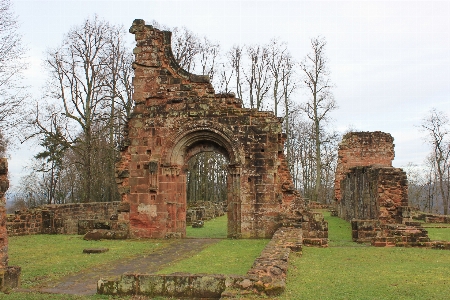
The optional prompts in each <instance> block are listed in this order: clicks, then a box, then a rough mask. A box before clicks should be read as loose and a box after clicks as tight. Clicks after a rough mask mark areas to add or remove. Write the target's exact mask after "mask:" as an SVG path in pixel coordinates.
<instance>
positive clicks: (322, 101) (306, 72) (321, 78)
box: [300, 37, 337, 201]
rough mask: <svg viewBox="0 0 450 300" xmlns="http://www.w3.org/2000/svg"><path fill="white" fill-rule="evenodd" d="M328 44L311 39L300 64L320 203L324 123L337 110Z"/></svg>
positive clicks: (317, 194)
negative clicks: (313, 144) (311, 130)
mask: <svg viewBox="0 0 450 300" xmlns="http://www.w3.org/2000/svg"><path fill="white" fill-rule="evenodd" d="M325 46H326V41H325V39H324V38H321V37H317V38H313V39H311V48H312V52H311V53H309V54H308V55H306V58H305V59H304V60H303V62H302V63H301V65H300V68H301V70H302V72H303V76H304V77H303V85H304V86H305V87H306V89H307V91H308V95H309V99H308V101H307V102H306V103H304V104H303V105H302V106H301V109H302V110H303V111H304V112H305V113H306V115H307V117H308V118H309V119H310V120H311V121H312V122H313V133H314V141H315V162H316V165H315V168H316V169H317V171H316V180H315V190H314V195H313V200H314V201H319V200H323V199H319V194H320V189H321V186H322V172H320V170H321V168H322V163H321V153H322V152H321V145H322V140H321V131H323V127H324V123H325V122H326V121H327V118H328V114H329V112H331V111H333V110H334V109H336V108H337V105H336V102H335V101H334V97H333V94H332V93H331V88H332V87H333V85H332V84H331V81H330V78H329V75H330V72H329V71H328V67H327V59H326V56H325Z"/></svg>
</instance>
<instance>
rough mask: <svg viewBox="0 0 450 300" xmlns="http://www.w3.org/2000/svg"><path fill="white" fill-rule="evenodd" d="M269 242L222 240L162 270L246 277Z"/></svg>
mask: <svg viewBox="0 0 450 300" xmlns="http://www.w3.org/2000/svg"><path fill="white" fill-rule="evenodd" d="M268 242H269V240H222V241H220V242H219V243H217V244H214V245H212V246H210V247H208V248H206V249H204V250H203V251H201V252H200V253H198V254H196V255H194V256H193V257H191V258H188V259H185V260H182V261H179V262H177V263H175V264H173V265H171V266H169V267H167V268H164V269H162V270H161V271H160V272H159V273H160V274H170V273H174V272H189V273H207V274H237V275H244V274H246V273H247V271H248V270H249V269H250V268H251V266H252V265H253V262H254V260H255V259H256V258H257V257H258V256H259V255H260V254H261V251H262V250H263V249H264V247H265V246H266V244H267V243H268Z"/></svg>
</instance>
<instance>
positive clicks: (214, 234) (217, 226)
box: [186, 214, 228, 239]
mask: <svg viewBox="0 0 450 300" xmlns="http://www.w3.org/2000/svg"><path fill="white" fill-rule="evenodd" d="M227 222H228V218H227V215H226V214H225V215H223V216H221V217H218V218H215V219H212V220H209V221H207V222H205V226H203V227H202V228H192V226H187V227H186V236H187V237H190V238H217V239H225V238H227V233H228V227H227Z"/></svg>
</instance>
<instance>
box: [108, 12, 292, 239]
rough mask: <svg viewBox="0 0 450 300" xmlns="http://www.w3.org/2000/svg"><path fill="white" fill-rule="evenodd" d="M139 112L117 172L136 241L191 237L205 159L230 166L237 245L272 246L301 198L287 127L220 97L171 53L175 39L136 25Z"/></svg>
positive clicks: (231, 229)
mask: <svg viewBox="0 0 450 300" xmlns="http://www.w3.org/2000/svg"><path fill="white" fill-rule="evenodd" d="M130 32H131V33H133V34H134V35H135V40H136V48H135V49H134V54H135V62H134V68H135V77H134V79H133V86H134V94H133V100H134V101H135V104H136V105H135V108H134V111H133V114H132V117H131V119H130V120H129V122H128V127H127V139H126V141H125V143H124V145H123V149H122V151H121V157H122V158H121V161H120V163H118V165H117V183H118V185H119V192H120V193H121V195H122V201H123V202H124V203H129V205H130V213H129V214H128V213H127V214H121V215H120V216H119V218H120V220H123V221H129V223H130V228H131V235H132V236H135V237H150V238H162V237H167V236H176V237H183V236H185V228H186V209H187V208H186V164H187V162H188V160H189V158H191V157H193V156H194V155H196V154H198V153H200V152H203V151H217V152H219V153H222V154H224V155H225V156H226V157H227V158H228V160H229V163H230V164H229V166H228V180H227V184H228V200H227V213H228V235H229V237H244V238H249V237H252V238H260V237H264V238H268V237H271V236H272V234H273V233H274V232H275V230H276V229H277V228H278V227H279V214H280V212H281V211H284V210H286V209H287V207H288V206H289V204H290V203H291V202H292V201H293V200H294V199H295V197H297V196H298V195H297V194H296V193H295V191H294V186H293V184H292V178H291V175H290V173H289V170H288V167H287V164H286V161H285V158H284V153H283V150H284V149H283V148H284V147H283V145H284V139H285V136H284V135H283V133H282V126H281V125H282V120H281V119H280V118H277V117H276V116H275V115H274V114H273V113H272V112H261V111H257V110H255V109H247V108H243V107H242V100H240V99H237V98H235V96H234V95H233V94H215V91H214V89H213V87H212V85H211V83H210V82H209V78H208V77H207V76H199V75H194V74H190V73H188V72H186V71H185V70H183V69H182V68H180V66H179V65H178V64H177V63H176V61H175V59H174V57H173V54H172V50H171V33H170V32H167V31H160V30H158V29H156V28H153V27H152V26H150V25H145V22H144V21H143V20H135V21H134V22H133V25H132V27H131V28H130Z"/></svg>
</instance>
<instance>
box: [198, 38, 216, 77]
mask: <svg viewBox="0 0 450 300" xmlns="http://www.w3.org/2000/svg"><path fill="white" fill-rule="evenodd" d="M199 56H200V67H201V71H200V74H202V75H208V76H209V78H210V79H211V82H212V81H213V79H214V75H215V73H216V71H217V60H218V58H219V56H220V45H219V44H218V43H212V42H211V41H210V40H209V39H208V38H206V37H203V40H202V42H201V43H200V45H199Z"/></svg>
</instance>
